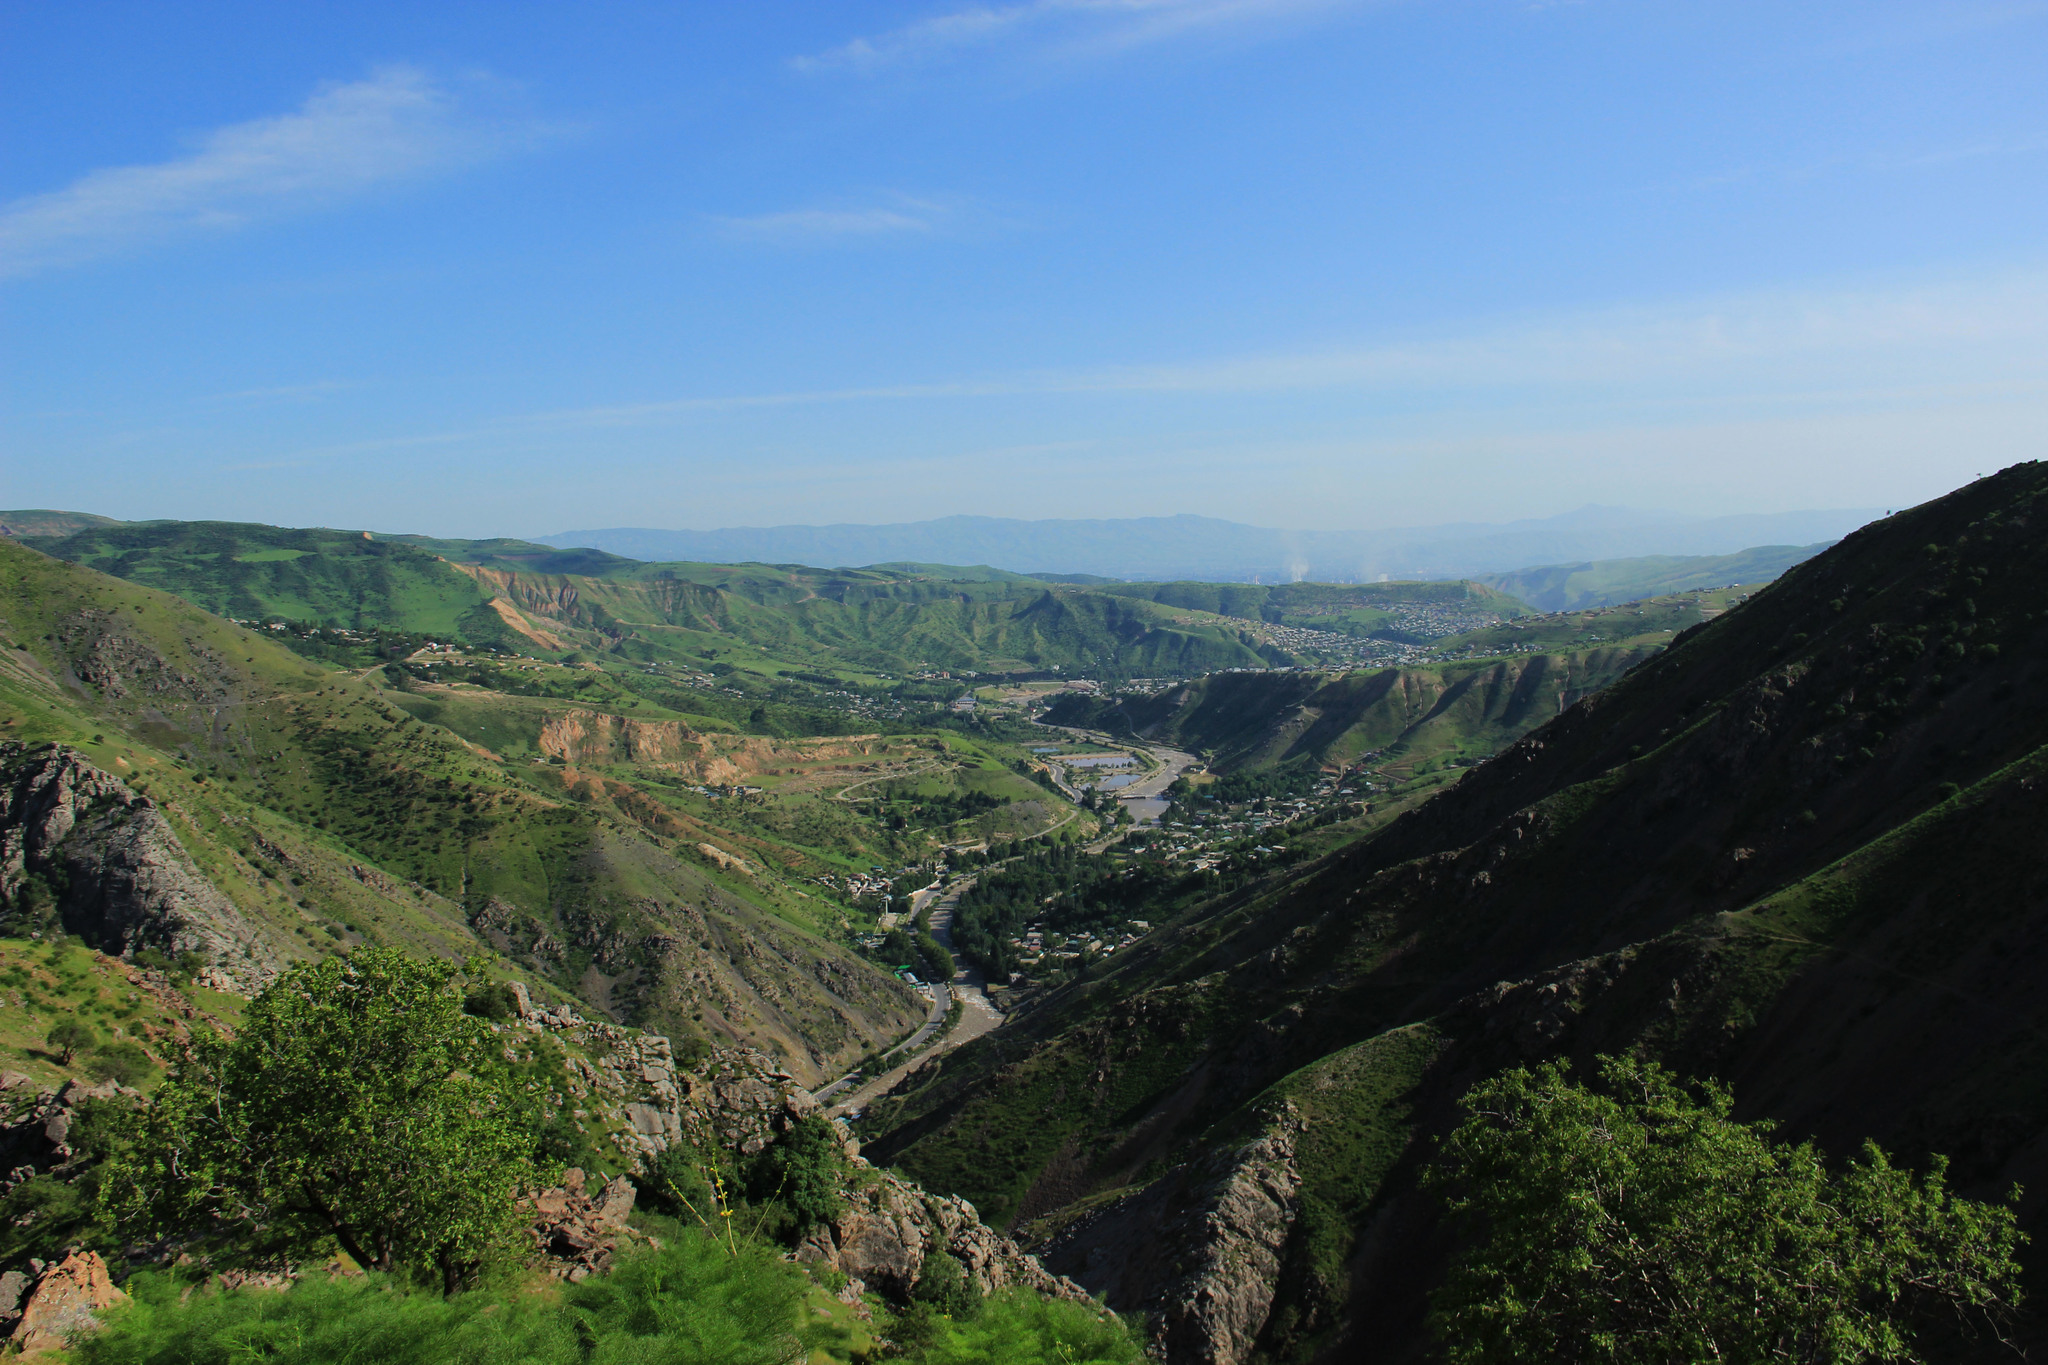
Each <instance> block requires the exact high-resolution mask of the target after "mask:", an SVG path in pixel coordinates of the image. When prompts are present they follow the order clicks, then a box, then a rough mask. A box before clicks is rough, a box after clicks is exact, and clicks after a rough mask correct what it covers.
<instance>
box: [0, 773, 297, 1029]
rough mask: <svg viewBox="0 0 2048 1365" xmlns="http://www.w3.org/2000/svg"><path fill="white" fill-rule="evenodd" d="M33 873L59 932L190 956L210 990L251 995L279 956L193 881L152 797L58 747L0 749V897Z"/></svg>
mask: <svg viewBox="0 0 2048 1365" xmlns="http://www.w3.org/2000/svg"><path fill="white" fill-rule="evenodd" d="M31 876H34V877H38V878H41V879H42V880H44V881H45V882H47V883H49V884H51V885H52V886H53V887H54V888H58V890H57V910H58V913H59V914H60V916H61V917H62V920H63V925H64V928H65V929H66V930H68V931H70V932H72V933H76V934H79V935H80V936H82V937H83V938H85V940H86V941H87V942H89V943H91V944H93V945H94V946H95V947H98V948H100V949H101V950H102V951H104V952H107V953H110V954H119V955H122V956H132V955H133V954H134V953H135V952H136V950H138V949H141V948H157V949H160V950H162V951H164V952H168V953H183V952H190V951H197V952H201V953H204V954H205V955H206V957H207V960H208V962H209V963H210V964H211V966H210V971H211V973H212V975H213V977H214V980H215V984H218V985H220V986H223V987H225V988H227V989H231V990H236V991H240V992H243V993H251V992H253V991H255V990H256V989H257V988H259V987H260V986H262V984H263V983H264V982H266V981H268V980H269V979H270V978H271V977H273V976H275V975H277V973H278V971H279V970H280V966H281V964H280V961H279V959H278V956H277V954H276V952H275V951H274V950H273V949H272V948H271V947H270V945H269V944H268V943H267V942H265V941H264V939H263V937H262V936H261V935H260V934H258V933H257V932H256V930H255V929H254V928H253V927H252V926H251V925H250V924H249V922H248V921H247V920H246V919H244V918H243V916H242V913H241V912H240V911H239V910H237V909H236V908H235V907H234V905H233V903H232V902H230V901H229V900H228V898H227V897H226V896H223V895H222V894H221V893H220V891H219V890H218V889H216V888H215V887H214V885H213V884H212V883H211V882H209V881H207V880H206V878H205V877H204V876H202V875H201V874H200V871H199V869H198V868H197V867H196V866H194V865H193V862H192V859H191V857H190V856H189V855H188V854H187V853H186V852H185V849H184V846H183V845H182V844H180V843H179V842H178V836H177V833H176V831H175V830H173V829H172V828H171V824H170V822H169V821H168V820H166V819H165V818H164V814H163V812H162V811H161V810H160V809H159V808H158V807H157V805H156V803H155V802H154V801H151V800H150V799H149V798H148V797H146V796H141V795H138V794H137V793H135V792H134V791H133V790H131V789H130V788H129V787H128V785H127V784H126V783H125V782H123V781H122V780H121V779H120V778H118V777H115V776H114V775H113V774H112V773H108V772H105V771H103V770H101V769H99V768H97V767H94V766H93V765H92V764H91V763H90V762H88V761H87V760H86V758H85V756H84V755H83V754H81V753H79V752H78V751H77V750H75V749H67V748H64V747H62V746H61V745H54V744H51V745H35V746H28V745H22V744H13V743H0V893H4V894H5V896H6V897H7V899H8V901H9V903H10V904H11V903H14V902H15V901H16V898H17V897H19V896H20V895H21V893H22V892H23V890H24V889H25V887H26V886H27V885H28V879H29V878H30V877H31Z"/></svg>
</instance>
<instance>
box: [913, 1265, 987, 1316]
mask: <svg viewBox="0 0 2048 1365" xmlns="http://www.w3.org/2000/svg"><path fill="white" fill-rule="evenodd" d="M910 1297H911V1300H912V1302H915V1303H924V1304H930V1305H931V1307H932V1309H933V1310H934V1311H936V1312H939V1313H943V1314H945V1315H946V1316H948V1317H955V1318H965V1317H972V1316H973V1315H974V1313H975V1312H976V1310H978V1309H979V1308H980V1307H981V1292H980V1291H979V1290H978V1289H976V1288H975V1284H974V1281H973V1280H971V1279H969V1278H968V1275H967V1271H966V1269H965V1268H964V1267H962V1266H961V1264H960V1262H959V1260H958V1259H957V1258H956V1257H954V1256H953V1255H952V1253H950V1252H945V1251H934V1252H932V1253H931V1254H930V1255H929V1256H927V1257H925V1258H924V1264H923V1265H922V1266H920V1267H918V1272H917V1283H916V1284H915V1285H913V1286H911V1290H910Z"/></svg>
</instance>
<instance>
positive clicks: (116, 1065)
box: [85, 1041, 156, 1085]
mask: <svg viewBox="0 0 2048 1365" xmlns="http://www.w3.org/2000/svg"><path fill="white" fill-rule="evenodd" d="M85 1070H86V1074H87V1075H89V1076H91V1077H92V1078H93V1079H94V1080H96V1081H112V1082H114V1083H115V1084H116V1085H134V1084H135V1083H136V1082H138V1081H141V1080H143V1079H145V1078H146V1077H148V1076H149V1074H150V1073H151V1072H153V1071H154V1070H156V1066H155V1064H154V1063H152V1062H151V1061H150V1060H149V1054H148V1053H146V1052H144V1051H143V1050H142V1049H141V1048H140V1047H138V1046H136V1045H135V1044H134V1043H130V1042H125V1041H124V1042H118V1043H109V1044H107V1045H106V1046H105V1047H102V1048H98V1049H96V1050H95V1051H94V1053H93V1056H92V1059H91V1060H90V1061H88V1062H87V1063H86V1064H85Z"/></svg>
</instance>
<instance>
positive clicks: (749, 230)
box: [0, 0, 2048, 535]
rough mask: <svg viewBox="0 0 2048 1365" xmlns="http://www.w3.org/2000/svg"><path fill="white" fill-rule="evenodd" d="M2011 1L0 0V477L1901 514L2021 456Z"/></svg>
mask: <svg viewBox="0 0 2048 1365" xmlns="http://www.w3.org/2000/svg"><path fill="white" fill-rule="evenodd" d="M2043 71H2048V4H2040V3H2003V2H1998V3H1994V2H1990V0H1986V2H1985V3H1978V0H1949V2H1948V3H1922V4H1904V3H1885V2H1884V0H1872V2H1871V3H1858V4H1833V3H1826V2H1825V0H1821V2H1819V3H1806V4H1800V5H1786V4H1783V3H1773V4H1761V3H1758V4H1750V3H1740V2H1739V0H1724V2H1721V3H1686V2H1685V0H1672V2H1669V3H1621V2H1619V0H1583V3H1508V2H1507V0H1469V2H1466V3H1458V2H1456V0H1446V2H1445V3H1428V2H1426V0H1413V2H1411V3H1394V2H1392V0H1387V2H1383V3H1371V2H1358V3H1351V2H1347V0H1013V2H1009V3H1006V2H1005V0H986V3H980V4H970V3H959V2H958V0H928V2H921V3H920V2H912V0H905V2H903V3H837V4H800V3H779V2H778V0H751V3H747V4H731V3H715V4H714V3H674V2H671V3H666V4H634V3H587V4H581V5H564V4H559V3H557V4H548V5H538V4H520V3H514V2H513V0H493V2H492V3H488V4H484V3H475V4H469V3H459V2H457V0H437V3H434V4H430V5H420V4H406V5H398V4H384V3H378V2H377V0H355V2H354V3H350V4H347V5H341V4H333V5H323V4H314V3H302V4H292V5H277V4H261V5H258V4H247V5H242V4H198V3H176V2H175V0H157V3H150V4H134V5H110V4H94V3H89V2H81V0H74V2H73V3H68V4H65V5H44V4H31V3H25V2H24V0H10V2H9V3H6V4H4V5H0V120H4V125H5V128H6V130H7V136H6V138H5V141H4V152H0V155H4V160H0V310H4V312H0V346H4V351H0V365H4V380H0V384H4V389H0V506H12V507H24V506H54V507H71V508H85V509H91V510H97V511H102V512H106V513H109V514H112V515H116V516H126V517H147V516H178V517H202V516H203V517H227V518H238V519H252V520H265V521H278V522H285V523H290V524H327V525H343V526H369V527H375V528H379V529H386V530H393V531H409V530H418V531H429V532H436V533H442V534H455V535H461V534H543V533H547V532H552V531H557V530H561V529H566V528H570V527H578V526H608V525H643V526H678V527H685V526H687V527H714V526H726V525H748V524H765V523H775V522H827V521H895V520H909V519H917V518H923V517H930V516H941V515H946V514H951V513H963V512H964V513H979V514H992V515H1006V516H1030V517H1036V516H1074V515H1081V516H1123V515H1162V514H1170V513H1178V512H1194V513H1201V514H1206V515H1212V516H1223V517H1230V518H1233V519H1236V520H1243V521H1252V522H1257V523H1261V524H1265V525H1283V526H1299V527H1311V528H1332V529H1334V528H1340V527H1379V526H1392V525H1407V524H1424V523H1431V522H1438V521H1448V520H1454V519H1456V520H1506V519H1510V518H1514V517H1521V516H1540V515H1546V514H1549V513H1553V512H1558V511H1562V510H1565V509H1568V508H1572V507H1575V506H1578V505H1581V504H1584V503H1587V502H1601V503H1609V504H1623V505H1629V506H1636V507H1645V508H1676V509H1680V510H1687V511H1697V512H1701V513H1726V512H1739V511H1778V510H1787V509H1792V508H1802V507H1827V506H1900V505H1905V504H1907V503H1910V502H1914V501H1918V500H1921V499H1923V498H1926V497H1930V496H1933V495H1936V494H1939V493H1941V492H1943V491H1946V490H1947V489H1949V488H1952V487H1954V486H1956V485H1957V484H1959V483H1961V482H1964V481H1966V480H1968V479H1969V478H1970V477H1971V476H1973V475H1974V474H1976V473H1978V472H1988V471H1989V470H1991V469H1993V468H1996V467H1998V466H2000V465H2002V464H2006V463H2010V462H2012V461H2013V460H2017V459H2026V458H2033V457H2036V456H2039V455H2042V454H2043V453H2044V452H2048V440H2044V437H2048V242H2044V229H2048V81H2044V80H2043V79H2042V77H2041V73H2042V72H2043Z"/></svg>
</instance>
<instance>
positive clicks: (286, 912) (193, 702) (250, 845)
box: [0, 545, 918, 1074]
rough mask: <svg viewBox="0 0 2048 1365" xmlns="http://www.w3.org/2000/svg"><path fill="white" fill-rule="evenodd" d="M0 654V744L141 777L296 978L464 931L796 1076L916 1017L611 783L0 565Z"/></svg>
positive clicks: (202, 625) (899, 995) (38, 567)
mask: <svg viewBox="0 0 2048 1365" xmlns="http://www.w3.org/2000/svg"><path fill="white" fill-rule="evenodd" d="M0 633H4V634H5V636H6V637H7V638H8V639H9V640H10V641H12V642H18V643H20V644H23V645H26V646H28V648H27V649H26V650H16V651H13V652H12V653H11V654H9V655H8V656H7V661H6V667H5V669H4V670H0V702H4V711H5V715H4V717H0V734H5V735H7V736H9V737H22V738H27V739H30V740H36V739H52V740H59V741H63V742H68V743H74V744H77V745H78V746H79V747H81V748H82V749H84V750H85V751H86V752H87V753H88V754H89V755H90V756H92V757H93V758H94V760H95V761H96V762H99V763H101V764H102V765H103V766H106V767H108V768H109V770H110V771H114V772H117V773H121V774H123V775H124V776H137V775H139V776H140V778H141V783H142V785H143V786H144V787H145V789H147V790H148V791H149V792H150V794H151V795H152V796H156V797H158V798H160V799H161V800H162V802H163V804H164V807H165V809H166V813H167V814H168V815H169V817H170V818H171V820H172V822H173V824H174V826H176V827H177V829H178V831H179V833H180V835H181V837H182V838H183V839H184V841H185V842H186V844H187V847H188V849H189V850H190V851H191V853H192V855H193V857H194V859H195V860H196V861H197V862H198V863H199V865H200V867H201V869H202V870H203V871H204V872H206V873H207V874H208V876H209V877H210V878H212V879H213V880H214V881H215V882H216V883H217V884H219V885H220V886H221V888H222V890H223V891H225V892H226V893H227V894H228V895H229V896H230V897H231V898H232V899H234V900H235V901H236V903H237V904H239V905H241V906H243V907H244V909H245V910H246V911H247V912H249V913H250V914H251V915H252V916H253V917H255V918H256V919H258V920H259V922H260V923H262V924H263V926H264V927H265V928H267V929H268V930H269V931H270V932H271V935H272V937H273V938H275V939H277V940H278V941H280V942H281V943H284V944H287V945H296V950H297V951H298V952H300V953H301V954H303V953H307V952H313V951H319V950H324V949H326V948H328V947H329V946H331V945H333V944H334V943H337V942H350V941H355V940H356V939H359V938H361V937H379V938H386V939H391V940H395V941H401V942H407V943H412V944H416V945H418V946H421V947H425V948H429V949H432V950H437V951H442V952H459V951H464V950H468V951H475V949H476V948H477V946H478V939H477V936H476V934H475V932H473V931H472V928H471V924H472V923H475V924H478V925H481V926H484V927H485V929H486V930H487V933H486V937H487V938H488V939H489V941H490V943H491V944H492V945H493V946H495V947H496V948H497V949H498V950H499V951H500V952H501V953H503V954H504V955H505V956H506V957H507V958H508V959H509V960H511V961H514V962H517V963H519V964H520V965H521V966H523V967H524V968H525V969H527V970H528V971H530V972H532V973H533V974H534V975H536V976H539V977H545V978H547V979H549V980H550V981H552V982H554V983H555V984H556V985H557V986H558V987H559V988H561V989H565V990H570V991H574V992H576V993H578V994H580V995H582V996H583V997H584V998H585V999H588V1000H591V1001H592V1002H593V1003H595V1004H597V1005H598V1006H599V1007H600V1008H604V1009H609V1010H611V1011H612V1012H613V1013H615V1014H616V1015H618V1016H620V1017H621V1018H623V1019H625V1020H627V1021H629V1022H634V1023H644V1024H648V1025H650V1026H659V1027H662V1028H664V1029H667V1030H670V1031H673V1032H674V1033H675V1034H677V1035H678V1037H679V1039H687V1038H688V1037H690V1036H692V1035H693V1034H714V1035H726V1036H735V1037H740V1038H744V1039H746V1040H748V1041H752V1042H755V1043H758V1044H761V1045H764V1046H768V1047H770V1048H771V1049H779V1050H781V1051H783V1052H785V1053H786V1054H787V1055H788V1056H789V1057H790V1058H791V1061H792V1064H793V1065H795V1066H797V1067H798V1068H800V1069H802V1070H803V1071H805V1072H807V1073H812V1074H816V1073H819V1072H821V1071H822V1070H825V1069H829V1068H830V1066H831V1065H833V1064H835V1063H836V1062H837V1061H838V1060H840V1059H841V1058H844V1057H852V1056H857V1055H859V1054H860V1053H861V1052H863V1051H865V1050H866V1049H867V1048H869V1047H871V1046H873V1044H874V1043H875V1042H876V1041H879V1040H881V1039H885V1038H892V1037H894V1036H896V1034H898V1033H899V1032H901V1031H902V1029H903V1028H905V1027H907V1025H908V1023H909V1022H910V1021H911V1020H912V1019H913V1018H914V1016H915V1015H916V1014H917V1013H918V1006H917V1002H916V1001H915V1000H914V999H912V998H911V997H909V996H908V995H907V993H905V992H903V991H902V990H901V989H900V988H899V987H898V986H897V985H896V983H894V982H893V981H892V980H890V979H889V978H887V977H886V976H884V975H882V974H881V973H879V972H876V971H874V970H873V969H872V968H869V967H868V966H866V965H865V964H864V963H861V962H860V961H859V960H858V959H855V958H853V957H851V956H849V955H848V954H847V953H846V952H845V951H844V950H842V949H840V948H838V947H836V946H835V945H833V944H832V943H831V942H829V941H827V940H826V939H824V938H823V937H820V936H818V935H816V934H813V933H811V932H808V931H807V930H806V929H805V928H804V927H802V923H801V921H802V919H803V916H801V915H792V916H789V917H787V918H785V917H784V916H782V915H778V914H777V913H776V911H777V909H778V908H780V907H781V906H782V905H783V904H785V903H786V904H787V905H789V906H791V907H794V906H797V905H798V904H799V900H798V898H797V897H796V896H795V895H794V893H793V892H792V891H791V890H790V889H789V888H788V887H786V886H783V885H781V884H780V883H777V884H775V885H772V886H767V887H763V886H762V885H761V884H760V883H759V882H757V881H756V880H754V879H751V878H748V877H745V876H743V875H740V874H734V873H729V872H727V871H725V870H723V869H718V868H716V867H714V866H707V865H706V863H705V861H704V859H703V857H702V855H701V854H699V853H697V852H696V850H695V847H694V844H691V843H685V842H683V841H680V840H678V839H677V838H675V837H674V836H673V835H669V834H665V833H663V832H662V831H661V830H660V829H659V828H650V827H649V825H648V824H647V823H644V822H642V821H641V820H639V819H636V818H634V815H633V810H634V808H635V798H634V797H633V796H632V795H631V793H630V790H629V789H626V790H622V788H623V787H624V784H616V783H612V784H608V783H606V782H604V781H603V780H601V779H597V778H594V777H590V776H588V775H584V774H581V773H579V772H578V771H577V770H575V769H574V768H573V767H565V768H557V767H555V766H552V765H543V766H538V767H537V766H535V765H532V764H530V763H527V764H521V763H519V762H516V761H501V760H500V758H499V757H498V756H496V755H494V754H492V753H489V752H486V751H484V750H483V749H482V748H481V747H479V746H474V745H471V744H468V743H465V742H464V741H463V740H462V739H461V738H460V737H458V736H457V735H455V734H453V733H451V732H449V731H448V730H446V729H443V728H441V727H438V726H431V725H426V724H423V723H421V722H420V721H418V720H416V719H414V718H413V717H411V716H408V715H407V714H406V713H405V712H404V711H402V710H401V709H399V708H398V707H396V706H394V705H393V704H392V696H393V695H395V694H389V693H387V692H385V691H384V690H383V689H382V688H381V686H379V685H378V684H377V683H375V682H372V681H370V680H367V679H365V678H363V677H359V676H356V675H353V674H348V673H330V672H327V671H325V670H323V669H320V668H318V667H316V666H315V665H312V664H310V663H308V662H306V661H305V660H302V659H300V658H298V657H297V656H295V655H292V654H290V653H288V652H286V651H285V650H284V649H283V648H281V647H280V646H278V645H276V644H275V643H273V642H272V641H270V640H268V639H265V638H263V637H262V636H261V635H259V634H257V633H255V632H250V631H245V630H242V629H240V628H238V627H235V626H233V625H231V624H229V623H227V622H224V621H221V620H219V619H217V618H214V617H211V616H208V615H207V614H205V613H203V612H201V611H199V610H197V609H196V608H194V607H192V606H190V605H189V604H187V603H185V602H183V601H180V600H178V599H176V598H172V597H169V596H167V595H165V594H162V593H158V592H155V591H153V590H150V589H147V588H140V587H137V586H134V585H132V584H126V583H123V582H121V581H119V580H117V579H113V578H109V577H106V576H104V575H101V574H97V573H93V572H91V571H89V570H84V569H80V568H77V567H74V566H70V565H68V564H65V563H64V562H62V561H58V560H54V559H49V558H46V557H44V556H42V555H40V554H37V553H35V552H33V551H29V550H26V549H22V548H20V547H16V546H11V545H0ZM657 718H658V717H657Z"/></svg>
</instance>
